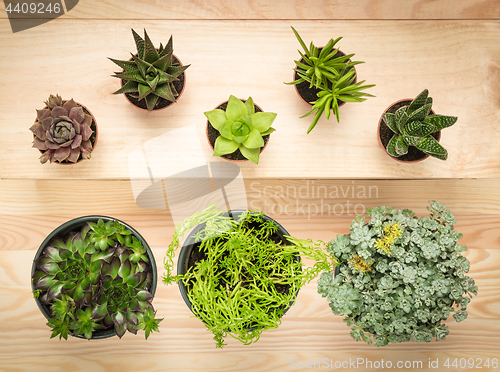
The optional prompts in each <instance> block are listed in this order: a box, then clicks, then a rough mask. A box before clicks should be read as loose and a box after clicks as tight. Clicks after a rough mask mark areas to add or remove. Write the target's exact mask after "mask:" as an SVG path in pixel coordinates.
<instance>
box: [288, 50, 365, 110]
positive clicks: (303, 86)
mask: <svg viewBox="0 0 500 372" xmlns="http://www.w3.org/2000/svg"><path fill="white" fill-rule="evenodd" d="M318 49H319V51H320V52H321V50H322V49H323V48H318ZM340 56H345V53H344V52H342V51H341V50H338V51H337V53H336V54H335V55H334V58H338V57H340ZM349 61H351V60H350V59H349ZM300 62H302V63H303V62H304V60H303V59H302V58H301V59H300ZM295 68H296V69H297V68H298V66H297V65H295ZM351 68H353V69H354V71H356V69H355V67H354V66H352V67H351ZM355 76H356V77H355V78H354V83H355V82H356V81H357V79H358V78H357V74H356V73H355ZM299 79H300V77H299V75H298V73H297V71H295V70H294V72H293V81H297V80H299ZM294 87H295V92H297V95H298V96H299V97H300V99H301V100H302V101H304V102H305V103H306V104H308V105H309V106H312V104H311V103H310V102H312V101H315V100H317V99H318V96H317V94H318V92H320V89H317V88H315V87H312V88H309V83H308V82H307V81H303V82H302V83H299V84H294ZM305 94H307V96H305ZM303 95H304V96H305V97H304V96H303ZM306 97H308V98H306ZM344 104H345V102H344V101H341V100H339V101H338V106H339V107H340V106H342V105H344Z"/></svg>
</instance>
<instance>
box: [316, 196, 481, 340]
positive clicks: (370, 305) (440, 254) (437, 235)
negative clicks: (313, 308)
mask: <svg viewBox="0 0 500 372" xmlns="http://www.w3.org/2000/svg"><path fill="white" fill-rule="evenodd" d="M427 209H428V210H429V211H430V216H429V218H427V217H421V218H418V217H416V216H415V214H414V213H413V212H412V211H411V210H408V209H404V210H393V209H391V208H390V207H387V208H386V207H377V208H373V209H369V210H368V214H369V215H370V217H371V220H370V221H369V222H368V223H366V224H365V221H364V218H360V217H359V216H358V217H357V218H356V219H355V220H354V221H353V222H352V224H351V228H350V234H348V235H341V236H340V235H338V236H337V238H336V239H334V240H332V241H331V242H330V244H329V251H330V253H331V254H332V255H334V256H335V257H337V258H338V259H339V260H340V261H341V262H342V263H341V265H340V273H338V274H337V275H335V276H333V273H332V272H326V273H323V274H322V275H321V277H320V279H319V280H318V292H319V293H320V294H321V295H322V296H323V297H326V299H327V300H328V301H329V302H330V308H331V309H332V311H333V313H334V314H336V315H341V316H344V322H346V323H347V325H348V326H350V327H351V336H352V337H353V338H354V339H356V340H357V341H359V340H363V341H365V342H367V343H368V344H371V343H372V342H373V341H372V340H375V343H376V345H377V346H385V345H387V344H389V343H397V342H405V341H410V340H413V341H417V342H420V341H425V342H430V341H431V340H432V339H433V338H435V339H436V340H444V339H445V338H446V336H447V335H448V333H449V331H448V327H447V326H446V324H444V323H443V322H444V321H445V320H446V319H447V318H448V317H449V315H450V314H453V317H454V318H455V320H456V321H457V322H461V321H462V320H464V319H466V318H467V311H466V309H467V305H468V304H469V302H470V300H471V298H472V295H473V294H474V295H477V290H478V288H477V286H476V285H475V283H474V280H473V279H471V278H470V277H468V276H467V275H465V273H467V272H468V271H469V265H470V264H469V261H468V260H467V258H465V257H463V256H462V252H464V251H466V250H467V248H466V247H463V246H461V245H460V244H459V243H458V240H459V239H460V238H462V234H459V233H458V232H456V231H455V230H454V227H453V225H454V223H456V220H455V218H454V216H453V214H452V213H451V212H450V211H449V210H447V209H446V206H445V205H443V204H440V203H438V202H435V201H431V202H430V208H429V207H428V208H427Z"/></svg>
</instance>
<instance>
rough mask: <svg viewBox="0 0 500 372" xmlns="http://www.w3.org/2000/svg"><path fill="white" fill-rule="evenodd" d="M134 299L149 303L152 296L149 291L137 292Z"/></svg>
mask: <svg viewBox="0 0 500 372" xmlns="http://www.w3.org/2000/svg"><path fill="white" fill-rule="evenodd" d="M136 298H137V299H138V300H139V301H151V299H152V298H153V295H152V294H151V293H150V292H149V291H139V292H137V295H136Z"/></svg>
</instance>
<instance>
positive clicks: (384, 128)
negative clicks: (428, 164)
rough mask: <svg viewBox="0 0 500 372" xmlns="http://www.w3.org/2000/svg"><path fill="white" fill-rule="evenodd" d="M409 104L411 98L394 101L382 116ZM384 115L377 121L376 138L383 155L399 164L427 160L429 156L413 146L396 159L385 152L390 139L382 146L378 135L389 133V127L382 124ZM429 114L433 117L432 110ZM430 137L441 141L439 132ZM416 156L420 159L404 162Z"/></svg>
mask: <svg viewBox="0 0 500 372" xmlns="http://www.w3.org/2000/svg"><path fill="white" fill-rule="evenodd" d="M411 102H412V99H411V98H406V99H400V100H399V101H396V102H394V103H392V104H391V105H390V106H389V107H387V108H386V109H385V111H384V114H385V113H386V112H392V111H394V112H395V111H396V110H397V108H399V107H398V106H401V105H400V104H402V103H404V104H408V105H409V104H410V103H411ZM403 106H404V105H403ZM394 107H396V109H394ZM394 112H392V113H394ZM384 114H382V115H381V116H380V119H379V121H378V128H377V138H378V143H379V144H380V146H382V148H383V149H384V151H385V153H386V154H387V155H389V156H390V157H391V158H393V159H394V160H396V161H399V162H400V163H405V164H411V163H418V162H420V161H422V160H425V159H427V158H428V157H429V155H427V154H425V153H424V152H422V151H420V150H419V149H417V148H416V147H414V146H410V147H409V149H408V154H406V155H402V156H400V157H399V158H396V157H394V156H392V155H391V154H389V153H388V152H387V149H386V146H387V143H389V140H390V138H389V139H388V140H387V143H386V144H384V143H383V142H382V138H381V137H382V136H381V133H380V132H381V130H382V131H390V129H389V127H388V126H387V124H385V122H384V119H383V117H384ZM431 114H432V115H434V111H433V110H431ZM391 133H392V131H391ZM432 136H433V137H434V138H435V139H436V140H437V141H438V142H439V140H440V139H441V131H439V132H436V133H433V134H432ZM410 151H411V153H410ZM416 155H421V157H420V158H418V159H415V160H405V157H406V158H411V157H414V156H416Z"/></svg>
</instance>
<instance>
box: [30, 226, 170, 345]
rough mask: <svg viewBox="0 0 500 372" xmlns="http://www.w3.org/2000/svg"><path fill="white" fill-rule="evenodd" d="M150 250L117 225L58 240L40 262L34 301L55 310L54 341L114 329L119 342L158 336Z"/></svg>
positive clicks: (92, 228)
mask: <svg viewBox="0 0 500 372" xmlns="http://www.w3.org/2000/svg"><path fill="white" fill-rule="evenodd" d="M148 261H149V260H148V258H147V256H146V248H145V247H144V246H143V245H142V244H141V243H140V241H139V240H137V238H135V237H133V236H132V232H131V231H130V230H128V229H127V228H126V227H125V226H123V225H121V224H120V223H118V222H117V221H108V222H106V223H104V221H102V220H99V221H98V222H97V223H89V224H86V225H85V226H84V227H83V228H82V229H81V230H80V231H78V232H73V233H70V234H69V236H68V237H66V238H65V239H61V238H56V239H54V240H53V241H52V242H51V243H50V245H49V246H47V247H46V248H45V249H44V252H43V254H42V255H41V256H40V257H39V258H38V259H36V260H35V265H36V267H37V271H36V272H35V273H34V275H33V278H32V280H33V285H34V290H35V291H34V295H35V297H38V298H39V300H40V302H41V303H42V304H44V305H48V306H50V309H51V311H52V317H51V318H50V319H49V320H48V323H47V325H48V326H49V327H51V328H52V336H51V337H56V336H58V335H59V338H64V339H67V338H68V335H69V334H73V335H83V336H84V337H85V338H87V339H90V338H91V337H92V335H93V332H94V331H97V330H101V329H107V328H109V329H114V330H115V332H116V334H117V335H118V337H120V338H121V337H122V336H123V335H124V334H125V332H126V331H127V330H128V331H129V332H132V333H134V334H137V330H139V329H144V330H145V337H146V338H148V337H149V334H150V333H151V332H152V331H158V324H159V323H160V321H161V320H162V319H156V318H155V311H154V309H153V305H152V304H151V301H152V299H153V296H152V294H151V293H150V292H149V288H150V287H151V284H152V280H153V278H152V274H151V273H150V272H149V271H148V270H147V263H148Z"/></svg>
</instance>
